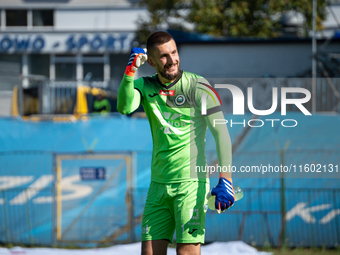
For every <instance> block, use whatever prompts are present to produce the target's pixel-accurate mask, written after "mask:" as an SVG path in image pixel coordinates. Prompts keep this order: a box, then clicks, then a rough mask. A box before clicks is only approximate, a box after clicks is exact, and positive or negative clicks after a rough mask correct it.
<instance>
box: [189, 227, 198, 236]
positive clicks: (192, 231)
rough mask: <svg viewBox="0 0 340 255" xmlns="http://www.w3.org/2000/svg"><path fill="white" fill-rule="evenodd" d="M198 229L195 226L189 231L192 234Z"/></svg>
mask: <svg viewBox="0 0 340 255" xmlns="http://www.w3.org/2000/svg"><path fill="white" fill-rule="evenodd" d="M196 230H198V229H197V228H194V229H192V230H191V231H188V233H189V234H190V235H192V234H193V233H194V232H195V231H196Z"/></svg>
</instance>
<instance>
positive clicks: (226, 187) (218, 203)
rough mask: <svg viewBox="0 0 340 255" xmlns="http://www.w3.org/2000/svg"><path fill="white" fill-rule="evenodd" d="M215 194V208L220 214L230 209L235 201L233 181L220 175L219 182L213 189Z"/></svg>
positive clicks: (212, 193) (212, 191) (212, 192)
mask: <svg viewBox="0 0 340 255" xmlns="http://www.w3.org/2000/svg"><path fill="white" fill-rule="evenodd" d="M211 195H213V196H215V210H216V212H217V213H218V214H220V213H221V212H224V211H225V210H228V209H229V208H230V207H231V206H233V204H234V202H235V193H234V188H233V183H232V182H231V179H230V181H229V180H228V179H226V178H223V177H220V179H219V182H218V184H217V185H216V187H215V188H213V189H212V190H211Z"/></svg>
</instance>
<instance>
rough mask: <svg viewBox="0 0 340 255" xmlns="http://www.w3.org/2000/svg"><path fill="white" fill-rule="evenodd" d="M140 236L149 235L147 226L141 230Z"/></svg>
mask: <svg viewBox="0 0 340 255" xmlns="http://www.w3.org/2000/svg"><path fill="white" fill-rule="evenodd" d="M142 234H149V226H148V225H146V226H145V227H143V228H142Z"/></svg>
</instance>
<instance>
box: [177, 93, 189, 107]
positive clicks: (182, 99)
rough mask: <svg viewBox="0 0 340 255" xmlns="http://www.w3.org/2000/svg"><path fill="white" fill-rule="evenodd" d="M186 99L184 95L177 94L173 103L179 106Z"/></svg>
mask: <svg viewBox="0 0 340 255" xmlns="http://www.w3.org/2000/svg"><path fill="white" fill-rule="evenodd" d="M185 101H186V99H185V96H184V95H182V94H180V95H177V96H176V98H175V104H176V105H177V106H181V105H183V104H184V103H185Z"/></svg>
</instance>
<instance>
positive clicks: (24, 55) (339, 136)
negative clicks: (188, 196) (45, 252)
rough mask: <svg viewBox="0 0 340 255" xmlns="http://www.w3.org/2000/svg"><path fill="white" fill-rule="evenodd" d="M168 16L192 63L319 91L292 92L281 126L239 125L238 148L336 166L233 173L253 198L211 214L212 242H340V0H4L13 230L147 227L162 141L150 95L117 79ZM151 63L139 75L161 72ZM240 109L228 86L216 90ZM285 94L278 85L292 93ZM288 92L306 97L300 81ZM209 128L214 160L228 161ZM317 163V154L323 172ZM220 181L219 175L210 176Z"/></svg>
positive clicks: (6, 215)
mask: <svg viewBox="0 0 340 255" xmlns="http://www.w3.org/2000/svg"><path fill="white" fill-rule="evenodd" d="M156 30H166V31H168V32H169V33H170V34H172V35H173V37H174V39H175V41H176V42H177V46H178V50H179V55H180V58H181V68H182V69H183V70H186V71H190V72H193V73H197V74H200V75H202V76H204V77H206V78H207V79H208V80H209V81H210V83H211V84H212V85H214V84H216V83H230V82H233V84H237V85H238V86H239V88H240V89H241V90H242V91H243V92H244V95H246V94H247V93H246V91H247V88H248V87H252V88H253V91H254V95H253V97H254V99H253V104H254V107H255V108H256V109H259V110H260V109H262V110H264V109H268V108H270V107H271V105H272V103H271V102H272V88H273V87H277V88H279V89H280V88H282V87H300V88H305V89H308V90H309V91H310V92H311V93H312V98H311V100H310V101H309V102H307V103H306V104H304V106H305V107H306V108H307V109H308V111H310V112H311V113H312V116H305V115H303V114H302V113H301V111H300V110H299V109H298V108H297V107H293V106H289V107H288V108H287V110H288V113H287V116H284V118H283V116H282V115H281V113H280V110H281V106H280V105H278V107H277V109H276V110H277V111H275V112H274V113H273V114H272V115H271V116H270V117H271V118H272V119H279V120H282V119H294V120H296V121H297V122H298V125H297V126H296V127H295V128H291V129H288V130H287V128H284V126H283V125H280V124H277V125H275V126H271V125H270V124H267V125H265V126H263V127H261V128H251V127H249V126H248V125H244V126H243V125H234V126H228V128H229V132H230V135H231V139H232V142H233V162H234V165H235V166H238V167H239V166H241V165H248V166H251V165H259V164H262V163H263V164H269V163H270V164H272V165H280V164H283V165H290V164H295V165H296V166H300V165H301V166H302V167H305V165H306V164H308V168H310V167H311V165H314V167H317V166H318V164H319V165H320V168H321V169H326V168H327V171H328V169H330V164H332V169H333V168H334V170H333V174H334V176H333V177H332V178H329V177H328V176H327V175H312V174H311V175H308V174H306V175H303V176H302V177H300V178H292V177H291V178H289V176H288V177H287V176H282V175H278V176H274V177H273V178H259V177H257V176H252V177H249V178H245V177H244V176H237V175H236V176H235V181H234V183H235V185H238V186H241V187H242V188H243V190H244V193H245V197H244V198H243V199H242V200H241V201H239V202H237V203H236V204H235V206H234V207H233V209H232V210H229V211H228V212H227V213H225V214H224V215H218V216H217V215H216V214H215V213H214V212H212V211H209V212H208V213H207V220H206V241H207V242H214V241H233V240H242V241H244V242H246V243H248V244H251V245H255V246H262V247H269V246H271V247H282V246H284V245H285V246H289V247H300V246H302V247H328V248H337V247H338V246H339V242H340V182H339V179H337V178H338V176H339V174H337V173H338V171H339V163H340V132H339V126H340V118H339V111H340V101H339V90H340V79H339V77H340V1H336V0H333V1H332V0H299V1H298V0H277V1H274V0H257V1H255V0H250V1H242V0H214V1H211V0H169V1H168V0H166V1H151V0H140V1H138V0H136V1H134V0H133V1H128V0H97V1H89V0H1V1H0V243H2V244H6V243H14V244H26V245H47V246H52V245H69V244H72V245H73V244H75V245H85V246H86V245H98V246H100V245H108V244H115V243H131V242H136V241H140V236H141V231H143V230H142V229H141V218H142V212H143V207H144V203H145V198H146V193H147V189H148V185H149V183H150V163H151V156H152V139H151V133H150V127H149V124H148V121H147V119H146V118H145V114H144V112H143V108H142V107H140V108H139V109H138V110H137V112H136V113H133V114H132V115H129V116H122V115H120V114H119V113H117V111H116V99H117V91H118V88H119V84H120V80H121V78H122V76H123V73H124V70H125V67H126V63H127V61H128V58H129V54H130V50H131V47H134V46H135V47H144V46H145V41H146V38H147V36H148V35H149V34H150V33H151V32H153V31H156ZM152 74H154V69H153V68H151V67H150V66H148V65H147V64H145V65H144V66H142V67H141V68H139V70H138V71H137V73H136V78H138V77H142V76H146V75H152ZM217 91H218V92H219V93H220V96H221V99H222V102H223V111H224V113H225V116H226V119H230V118H232V119H233V120H234V121H239V122H243V121H249V120H251V119H263V120H265V119H266V118H268V116H267V117H265V116H254V115H253V114H252V113H251V112H250V111H249V109H248V108H247V107H246V114H245V115H244V116H242V117H240V116H233V115H232V95H231V93H230V91H229V92H228V91H224V90H222V91H221V90H217ZM280 96H281V95H279V99H280ZM290 98H301V94H299V93H291V95H290ZM214 148H215V145H214V141H213V139H212V136H211V134H210V133H208V135H207V147H206V150H207V159H208V163H209V164H213V163H214V162H215V161H216V154H215V150H214ZM312 171H313V169H312V168H311V170H310V173H311V172H312ZM211 183H212V184H211V185H215V183H216V179H214V178H212V179H211Z"/></svg>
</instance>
